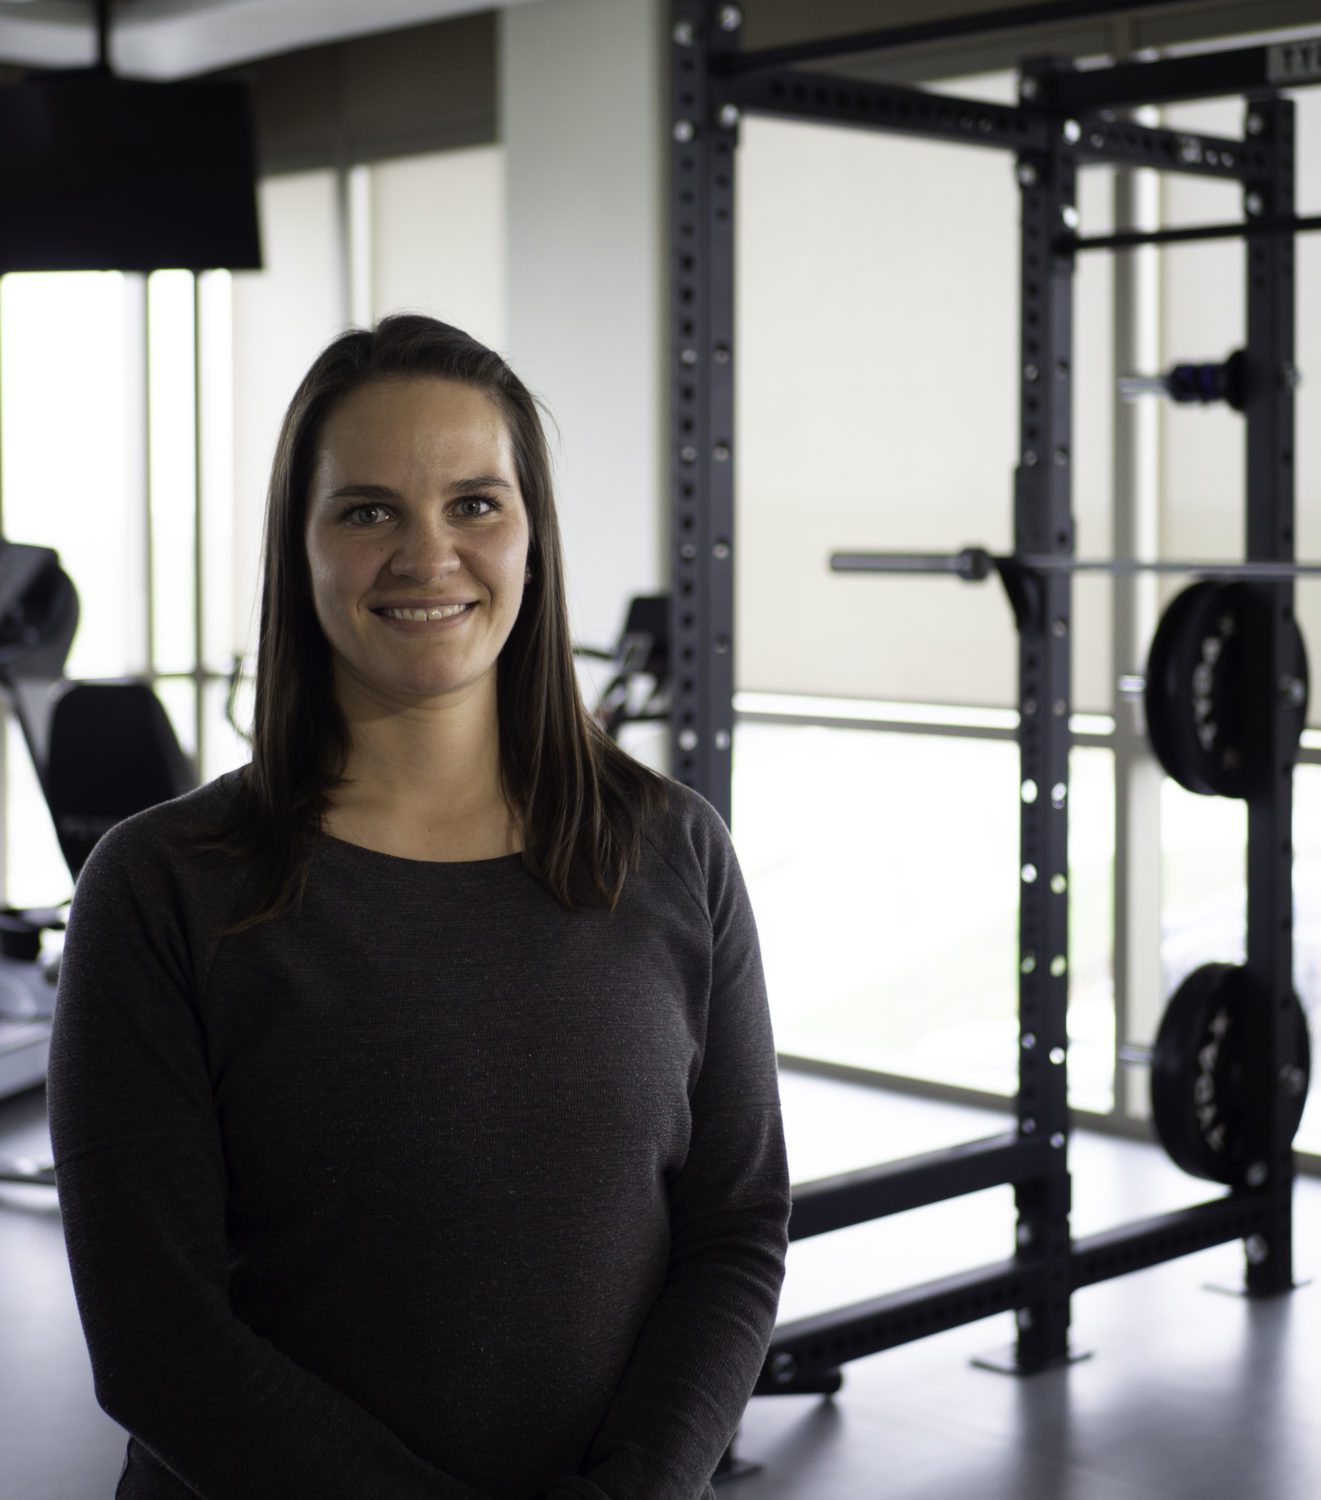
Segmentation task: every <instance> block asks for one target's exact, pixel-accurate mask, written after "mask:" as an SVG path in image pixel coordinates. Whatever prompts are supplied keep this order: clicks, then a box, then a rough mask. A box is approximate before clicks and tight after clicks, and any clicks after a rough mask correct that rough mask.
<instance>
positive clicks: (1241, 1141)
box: [1151, 964, 1311, 1187]
mask: <svg viewBox="0 0 1321 1500" xmlns="http://www.w3.org/2000/svg"><path fill="white" fill-rule="evenodd" d="M1264 1019H1265V1017H1264V1013H1263V1011H1262V1009H1261V1007H1260V1003H1259V1001H1258V999H1257V997H1256V996H1255V995H1254V993H1253V988H1252V986H1251V984H1250V983H1249V981H1248V978H1247V971H1246V970H1245V969H1243V968H1240V967H1238V966H1235V965H1233V964H1205V965H1203V966H1202V967H1201V968H1200V969H1197V970H1195V971H1194V972H1193V973H1192V974H1190V975H1189V976H1188V978H1187V979H1186V980H1184V982H1183V984H1182V985H1180V987H1179V988H1178V990H1176V991H1175V993H1174V996H1173V997H1172V999H1171V1000H1170V1003H1169V1006H1168V1007H1167V1009H1166V1012H1165V1015H1164V1018H1163V1019H1162V1021H1161V1024H1160V1030H1159V1031H1158V1033H1157V1036H1156V1045H1155V1048H1154V1051H1153V1056H1152V1068H1151V1112H1152V1119H1153V1122H1154V1124H1155V1127H1156V1133H1157V1135H1158V1137H1159V1138H1160V1141H1161V1144H1162V1145H1163V1146H1164V1147H1165V1149H1166V1151H1167V1152H1168V1154H1169V1156H1170V1158H1171V1160H1173V1161H1174V1162H1175V1163H1176V1165H1178V1166H1180V1167H1182V1168H1183V1170H1184V1171H1185V1172H1188V1173H1190V1174H1191V1175H1192V1176H1194V1177H1204V1178H1207V1179H1208V1180H1210V1181H1212V1182H1223V1183H1226V1184H1228V1185H1229V1186H1232V1187H1241V1186H1244V1185H1246V1184H1247V1177H1248V1169H1249V1168H1250V1166H1251V1165H1252V1163H1253V1161H1254V1160H1256V1159H1258V1158H1259V1157H1260V1155H1261V1151H1260V1149H1259V1148H1258V1147H1257V1146H1256V1145H1255V1144H1254V1143H1253V1142H1252V1141H1251V1140H1249V1138H1248V1128H1249V1127H1248V1124H1247V1121H1248V1118H1249V1108H1248V1106H1249V1104H1250V1102H1252V1090H1253V1088H1254V1085H1253V1083H1252V1081H1251V1080H1250V1078H1249V1076H1248V1072H1247V1064H1246V1048H1247V1041H1248V1031H1249V1028H1250V1027H1251V1026H1253V1025H1259V1024H1261V1022H1262V1021H1263V1020H1264ZM1285 1061H1286V1066H1289V1067H1296V1068H1298V1069H1299V1070H1300V1073H1301V1087H1300V1088H1298V1089H1297V1090H1296V1091H1295V1092H1294V1093H1292V1094H1291V1095H1290V1096H1289V1100H1288V1114H1287V1118H1286V1131H1287V1136H1288V1139H1289V1140H1292V1139H1293V1137H1294V1135H1295V1134H1296V1133H1297V1130H1298V1126H1299V1124H1300V1122H1301V1120H1302V1117H1303V1108H1304V1106H1305V1104H1306V1102H1307V1080H1308V1079H1309V1078H1310V1075H1311V1045H1310V1040H1309V1038H1308V1033H1307V1018H1306V1015H1305V1014H1304V1011H1303V1007H1302V1004H1301V1003H1300V1002H1299V1000H1298V997H1297V995H1295V996H1294V997H1293V1006H1292V1010H1291V1015H1290V1036H1289V1044H1288V1046H1287V1048H1286V1058H1285ZM1262 1087H1263V1088H1264V1089H1265V1091H1266V1092H1267V1094H1268V1095H1269V1096H1270V1097H1271V1098H1272V1099H1273V1092H1274V1089H1275V1088H1276V1087H1278V1083H1277V1082H1276V1081H1275V1080H1267V1082H1266V1083H1265V1084H1264V1085H1262Z"/></svg>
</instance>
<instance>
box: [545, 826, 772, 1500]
mask: <svg viewBox="0 0 1321 1500" xmlns="http://www.w3.org/2000/svg"><path fill="white" fill-rule="evenodd" d="M693 837H694V842H695V847H696V852H697V854H698V856H699V860H700V862H701V867H702V869H703V870H704V872H705V882H706V889H705V891H704V892H700V894H704V896H705V898H706V911H707V915H708V916H709V919H710V922H711V941H712V964H711V991H710V997H709V1006H708V1016H707V1034H706V1045H705V1049H704V1052H703V1056H702V1067H701V1072H700V1074H699V1077H698V1081H697V1084H696V1086H695V1088H694V1090H693V1097H692V1101H691V1103H692V1137H691V1143H690V1146H689V1150H688V1156H687V1160H686V1161H685V1164H684V1166H683V1168H682V1170H681V1171H680V1172H679V1173H678V1174H677V1175H676V1177H675V1179H674V1181H673V1183H672V1184H671V1190H670V1216H671V1234H672V1247H671V1253H670V1265H669V1272H668V1275H667V1277H666V1283H665V1287H664V1289H663V1291H662V1292H661V1294H660V1296H659V1297H658V1298H657V1300H656V1302H655V1305H654V1307H653V1308H652V1311H651V1313H650V1314H649V1315H648V1317H647V1320H646V1322H645V1323H644V1324H643V1327H642V1331H641V1334H640V1335H639V1337H638V1341H637V1344H636V1346H635V1348H634V1351H633V1355H632V1358H631V1359H630V1361H629V1364H628V1367H627V1369H626V1370H625V1372H624V1376H623V1378H622V1380H621V1381H620V1383H619V1386H618V1388H617V1390H616V1392H615V1395H614V1397H613V1399H612V1401H611V1403H610V1406H609V1408H608V1409H607V1411H606V1412H605V1415H604V1418H603V1420H602V1422H601V1425H600V1427H599V1429H598V1431H597V1433H596V1437H595V1438H594V1440H593V1442H592V1445H591V1448H590V1450H589V1452H588V1454H587V1458H586V1463H585V1465H584V1467H585V1470H586V1474H585V1477H581V1478H576V1479H572V1480H565V1481H562V1482H561V1483H559V1484H556V1485H552V1486H551V1488H550V1489H549V1490H548V1491H547V1500H571V1497H572V1500H704V1497H705V1496H707V1495H708V1494H709V1493H710V1491H709V1490H708V1482H709V1480H710V1477H711V1475H712V1473H713V1472H714V1470H715V1467H716V1465H717V1464H718V1463H719V1462H720V1459H721V1456H722V1455H723V1454H724V1452H725V1450H726V1449H727V1448H728V1446H729V1444H730V1443H731V1442H732V1441H733V1438H734V1435H735V1433H736V1432H737V1431H738V1426H739V1423H740V1421H741V1420H742V1417H743V1413H744V1411H745V1409H746V1407H747V1404H748V1399H749V1397H750V1396H751V1394H752V1388H753V1386H754V1385H755V1384H756V1381H757V1377H758V1376H759V1375H760V1373H761V1369H762V1365H763V1363H764V1362H765V1358H766V1351H767V1348H768V1347H769V1345H770V1340H771V1335H772V1334H773V1332H774V1330H775V1315H776V1311H777V1308H778V1306H779V1298H780V1288H781V1286H782V1284H783V1281H784V1271H785V1257H786V1254H787V1250H788V1244H789V1236H788V1224H789V1214H790V1209H791V1195H790V1185H789V1169H788V1163H787V1159H786V1154H785V1142H784V1131H783V1126H782V1123H781V1114H780V1097H779V1085H778V1077H777V1072H776V1062H775V1043H774V1039H773V1036H772V1032H771V1021H770V1013H769V1008H768V1004H767V999H766V985H765V980H764V978H763V975H762V965H761V952H760V948H759V945H758V941H757V931H756V925H755V922H754V920H753V914H752V907H751V903H750V902H749V900H748V893H747V889H746V887H745V885H744V881H743V876H742V872H741V871H740V870H739V866H738V861H737V859H736V857H735V854H734V849H733V845H732V843H731V841H730V838H729V833H728V830H727V829H726V828H725V826H724V824H723V823H722V822H720V819H719V817H718V815H717V814H716V813H715V812H714V810H711V809H709V808H708V809H707V816H706V817H705V818H703V819H702V820H701V822H700V824H699V825H698V826H697V827H695V828H694V830H693Z"/></svg>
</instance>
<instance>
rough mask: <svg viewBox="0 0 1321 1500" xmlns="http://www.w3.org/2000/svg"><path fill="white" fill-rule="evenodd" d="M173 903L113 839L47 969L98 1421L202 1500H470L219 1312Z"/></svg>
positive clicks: (209, 1128)
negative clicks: (53, 994) (114, 1425)
mask: <svg viewBox="0 0 1321 1500" xmlns="http://www.w3.org/2000/svg"><path fill="white" fill-rule="evenodd" d="M135 822H136V820H135ZM179 900H180V898H179V895H178V892H177V890H172V889H171V882H170V879H169V874H168V870H167V868H166V867H165V863H164V860H163V858H162V857H161V856H160V855H159V854H157V853H156V852H155V850H154V849H153V847H152V845H151V843H150V841H149V840H148V839H146V838H145V837H144V836H143V835H142V834H141V831H140V829H136V828H127V827H125V826H124V825H121V827H120V828H119V829H115V830H112V831H111V832H110V833H109V834H107V835H106V837H105V838H104V839H103V840H102V842H101V844H99V845H98V846H97V848H96V850H95V851H94V852H93V854H92V857H91V859H90V860H89V861H88V863H87V864H86V866H85V867H84V869H83V871H82V873H81V875H80V877H79V881H78V888H77V893H76V896H75V899H74V904H73V910H72V913H71V915H70V921H69V930H68V934H67V938H66V942H65V948H64V955H63V958H62V960H61V969H60V982H59V991H58V996H57V1000H56V1008H55V1019H54V1029H53V1033H52V1037H51V1053H50V1068H49V1075H48V1085H47V1091H48V1100H49V1106H50V1128H51V1139H52V1143H53V1145H54V1154H55V1171H56V1180H57V1183H58V1186H59V1197H60V1209H61V1212H62V1215H63V1221H64V1232H65V1244H66V1248H67V1251H68V1256H69V1267H70V1271H71V1273H72V1277H73V1286H74V1292H75V1295H76V1297H77V1302H78V1310H79V1314H80V1316H81V1318H82V1324H83V1331H84V1335H85V1337H86V1340H87V1347H88V1352H89V1354H90V1356H91V1364H92V1374H93V1382H94V1387H95V1391H96V1397H97V1401H98V1402H99V1403H100V1405H101V1406H102V1408H103V1409H104V1410H105V1411H106V1412H107V1413H108V1414H109V1415H110V1416H111V1417H113V1418H114V1420H115V1421H116V1422H118V1423H119V1424H120V1425H121V1426H122V1427H124V1428H126V1429H127V1430H128V1431H129V1432H130V1433H132V1434H133V1435H134V1436H135V1437H136V1438H137V1439H138V1441H139V1442H140V1443H141V1444H142V1445H143V1446H144V1447H145V1448H147V1449H149V1450H150V1452H151V1453H152V1454H154V1455H155V1456H156V1458H157V1459H158V1460H159V1461H160V1462H161V1463H162V1464H163V1465H164V1466H166V1467H167V1468H168V1469H169V1470H171V1471H172V1472H173V1473H174V1474H175V1475H176V1476H177V1477H178V1478H179V1479H180V1480H181V1481H182V1482H183V1483H184V1484H186V1485H188V1486H189V1487H190V1488H191V1489H192V1490H193V1491H194V1492H195V1493H196V1494H197V1495H199V1496H202V1497H204V1500H265V1497H268V1496H269V1497H271V1500H276V1497H278V1500H294V1497H295V1496H298V1497H302V1496H309V1497H310V1496H315V1497H316V1500H483V1497H482V1496H480V1495H479V1494H478V1492H477V1491H476V1490H473V1489H472V1488H471V1487H470V1486H468V1485H466V1484H463V1483H462V1482H460V1481H459V1480H457V1479H454V1478H451V1477H450V1476H448V1475H446V1474H444V1473H442V1472H441V1471H439V1470H438V1469H435V1468H434V1467H432V1466H431V1465H430V1464H428V1463H426V1462H424V1461H423V1460H422V1459H421V1458H419V1457H418V1456H417V1455H416V1454H415V1453H413V1452H412V1451H411V1450H410V1449H409V1448H407V1447H406V1446H405V1445H404V1443H403V1442H401V1441H400V1439H399V1438H397V1437H396V1436H395V1434H394V1433H393V1432H391V1431H390V1430H389V1429H388V1428H387V1427H386V1426H385V1425H384V1424H383V1423H381V1422H380V1421H379V1420H377V1418H376V1417H374V1416H373V1415H372V1414H371V1413H370V1412H369V1411H367V1410H366V1409H365V1408H363V1407H362V1406H360V1405H358V1404H357V1403H356V1402H354V1401H352V1400H351V1399H349V1398H348V1397H347V1396H346V1395H344V1393H343V1392H342V1391H340V1390H338V1389H336V1388H335V1387H333V1386H332V1385H330V1384H328V1383H327V1382H326V1381H325V1380H323V1379H321V1378H320V1377H318V1376H317V1375H315V1374H314V1373H312V1372H311V1371H309V1370H306V1369H304V1368H302V1367H301V1366H299V1365H298V1364H296V1363H295V1362H294V1361H293V1360H292V1359H290V1358H288V1357H287V1356H286V1355H285V1354H283V1353H282V1352H281V1351H280V1350H279V1349H278V1348H277V1347H276V1346H275V1345H273V1344H272V1343H271V1342H270V1341H269V1340H267V1339H265V1338H263V1337H261V1336H260V1335H259V1334H257V1333H256V1332H254V1330H253V1329H252V1328H250V1327H249V1326H248V1325H247V1324H245V1323H243V1322H242V1321H241V1320H240V1319H238V1318H237V1317H236V1316H235V1315H234V1313H233V1311H232V1310H231V1308H230V1304H229V1296H228V1285H229V1271H228V1264H227V1255H226V1243H225V1211H226V1199H227V1176H226V1166H225V1160H224V1151H223V1145H222V1140H221V1136H220V1130H219V1125H218V1121H217V1117H216V1111H215V1106H214V1102H213V1096H212V1091H211V1082H210V1077H209V1073H208V1068H207V1061H206V1046H205V1037H204V1033H203V1030H202V1026H201V1022H200V1019H199V1015H198V1013H197V1010H196V1009H195V1006H196V997H195V995H194V994H193V984H192V969H193V965H192V955H191V953H190V951H189V941H190V938H189V933H188V931H187V924H186V923H185V922H184V920H183V917H182V913H181V912H180V910H179V904H178V903H179ZM312 1125H313V1122H309V1126H312Z"/></svg>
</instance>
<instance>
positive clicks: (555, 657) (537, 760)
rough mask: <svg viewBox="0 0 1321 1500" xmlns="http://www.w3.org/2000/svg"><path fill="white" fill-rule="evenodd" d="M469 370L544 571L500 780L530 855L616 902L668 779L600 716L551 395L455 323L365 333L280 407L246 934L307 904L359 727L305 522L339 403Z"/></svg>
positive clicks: (503, 741) (563, 887)
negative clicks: (335, 667)
mask: <svg viewBox="0 0 1321 1500" xmlns="http://www.w3.org/2000/svg"><path fill="white" fill-rule="evenodd" d="M401 377H403V378H411V377H423V378H437V379H442V380H455V381H460V382H462V383H463V384H465V385H468V386H470V387H472V388H473V389H474V390H478V391H481V392H482V393H484V394H485V395H486V396H488V397H489V398H490V399H491V400H492V401H493V402H494V403H495V404H496V406H497V407H498V408H499V410H500V412H501V413H502V415H503V417H504V420H505V423H506V425H507V427H508V429H509V435H510V438H511V440H512V445H513V450H514V459H515V465H516V469H517V474H518V483H519V488H520V489H521V490H522V493H523V502H524V505H525V506H526V509H527V517H528V534H529V539H528V564H529V566H530V567H531V570H532V578H531V581H530V582H529V583H528V585H527V588H526V590H525V592H524V595H523V604H522V608H521V610H520V612H519V615H518V618H517V620H516V621H515V622H514V627H513V629H512V631H511V632H510V634H509V638H508V640H507V641H506V642H505V645H504V649H503V650H502V651H501V653H500V657H499V661H498V663H497V669H496V681H497V704H498V713H499V721H500V722H499V735H500V776H501V783H502V787H503V790H504V794H505V796H506V798H507V799H508V800H509V802H510V804H511V806H512V807H513V809H514V810H515V811H516V812H517V814H518V815H519V816H520V817H521V820H522V825H523V866H524V868H525V869H526V870H527V872H528V873H529V874H530V875H532V876H533V877H534V878H535V879H537V880H538V881H539V882H540V883H541V884H542V885H544V886H545V887H546V888H547V889H548V890H549V891H550V892H551V893H552V894H553V895H554V896H555V898H556V899H557V900H558V901H559V902H560V903H561V904H562V905H563V906H564V907H566V908H567V909H568V910H569V911H573V910H575V909H577V908H578V907H592V906H595V907H600V906H602V905H607V906H609V908H610V910H611V911H613V910H614V908H615V906H616V904H617V903H618V900H619V896H620V893H621V892H622V890H623V887H624V881H625V878H626V876H627V873H628V869H629V868H630V867H631V866H633V865H635V864H636V863H637V860H638V858H639V857H640V853H641V829H642V826H643V824H644V822H645V821H646V819H647V818H648V817H649V816H650V815H651V813H652V812H653V811H655V810H657V809H658V808H659V807H661V806H662V805H663V804H664V802H665V799H666V789H667V787H668V786H669V781H668V778H666V777H664V776H661V775H659V774H658V773H656V772H654V771H652V770H650V769H649V768H648V767H646V766H644V765H642V764H641V763H640V762H638V761H636V760H634V759H633V758H632V757H631V756H630V755H628V754H627V753H626V752H625V751H623V750H621V749H620V748H619V746H618V745H616V744H615V743H614V741H613V740H612V739H611V738H610V737H609V735H607V734H606V732H605V731H604V729H602V728H601V726H600V725H599V724H598V723H597V722H596V720H595V719H593V718H592V716H591V715H590V714H589V713H588V712H587V710H586V708H585V707H584V704H583V701H582V695H581V694H580V692H579V690H578V679H577V674H576V672H575V671H574V665H573V647H572V641H571V639H570V634H569V618H568V610H567V606H566V603H565V590H564V573H563V562H562V557H561V551H560V532H559V521H558V519H557V517H556V513H555V497H554V490H553V484H552V478H551V465H550V453H549V450H548V448H547V445H546V436H545V432H544V430H543V429H542V425H541V419H540V415H539V413H538V409H537V408H538V402H537V400H536V398H535V397H534V396H533V395H532V394H531V393H530V392H529V391H528V389H527V387H526V386H524V384H523V382H522V381H521V380H519V378H518V377H517V376H516V375H515V374H514V372H513V371H512V370H511V369H510V368H509V366H508V365H507V364H506V363H505V361H504V360H503V359H502V358H501V357H500V356H499V355H498V354H496V353H494V352H493V351H492V350H490V349H488V348H486V347H485V345H483V344H480V343H478V342H477V340H476V339H474V338H471V337H470V336H469V335H468V334H466V333H464V332H462V331H461V330H460V329H458V328H453V327H451V326H450V325H449V324H448V323H440V322H437V321H436V320H435V319H434V318H428V317H423V316H421V315H419V314H415V313H409V314H399V315H397V316H394V317H389V318H383V319H382V320H381V322H380V323H378V324H377V325H376V327H375V328H373V329H353V330H350V331H349V332H347V333H344V334H342V335H340V337H338V338H336V339H335V340H333V341H332V342H331V343H330V344H329V345H327V347H326V348H325V349H324V350H323V351H322V353H321V354H320V355H319V356H318V357H317V359H316V360H315V362H314V363H313V365H312V367H311V369H310V370H308V372H307V374H306V375H305V376H304V377H303V380H302V383H301V384H300V385H299V387H298V389H297V391H295V393H294V397H293V400H292V401H291V402H290V404H289V409H288V411H287V412H286V413H285V417H284V423H283V425H282V426H281V429H280V436H279V441H278V442H277V444H276V449H275V460H274V463H273V464H272V467H271V482H270V489H269V492H268V494H267V501H266V530H265V539H264V544H263V562H262V594H261V617H260V634H259V639H258V647H257V673H256V689H257V691H256V707H255V713H254V720H253V734H252V761H251V763H250V764H249V765H247V766H245V767H244V769H243V772H242V773H241V779H240V791H239V797H238V801H237V803H236V807H235V813H234V818H233V820H232V821H231V823H230V824H229V825H228V826H227V827H226V828H225V829H223V830H221V831H220V834H219V836H218V838H217V841H216V844H217V846H218V847H221V848H223V849H225V850H226V851H227V852H228V853H230V854H233V855H235V856H236V857H239V858H245V859H252V860H255V862H256V864H257V867H258V868H257V875H256V879H255V881H254V882H253V884H252V885H251V886H250V887H249V889H250V891H251V892H252V894H253V895H254V897H255V905H254V906H253V907H252V909H251V910H249V911H248V912H247V913H246V915H244V916H243V917H242V918H241V920H238V921H236V922H235V923H234V925H233V926H232V927H231V928H230V929H229V931H230V932H231V933H232V932H240V931H243V930H244V929H246V928H248V927H253V926H256V925H257V924H258V923H261V922H267V921H270V920H272V919H273V918H275V917H277V916H279V915H280V914H281V913H283V912H285V911H287V910H288V909H289V908H290V907H292V906H294V905H295V904H296V903H297V901H298V898H299V897H300V895H301V893H302V890H303V886H304V884H305V882H306V879H307V871H308V865H309V861H310V858H311V853H312V841H313V837H314V835H315V834H316V833H317V831H318V830H319V827H320V820H321V814H322V812H323V810H324V809H325V807H326V805H327V793H328V792H329V791H330V790H331V789H332V788H334V787H335V786H337V785H339V784H341V782H342V779H343V773H344V768H345V766H346V764H347V759H348V751H349V735H348V729H347V726H346V725H345V722H344V719H343V716H342V714H341V713H340V710H339V707H338V704H337V703H336V701H335V695H334V686H333V676H332V668H331V654H330V647H329V645H328V644H327V642H326V638H325V636H324V635H323V634H322V631H321V626H320V624H319V622H318V620H317V618H316V614H315V612H314V609H313V604H312V599H311V592H310V581H309V572H308V566H307V552H306V546H305V543H304V537H303V525H304V517H305V514H306V508H307V499H308V492H309V488H310V485H311V479H312V470H313V466H314V463H315V460H316V451H317V442H318V439H319V436H320V433H321V431H322V429H323V428H324V425H325V422H326V419H327V417H328V416H329V415H330V413H331V411H332V410H333V409H334V408H335V407H336V406H337V405H338V404H339V403H340V402H341V401H343V400H344V399H345V397H347V396H348V395H349V394H350V393H351V392H353V391H356V390H358V389H360V388H361V387H362V386H364V385H366V384H368V383H369V382H371V381H374V380H383V379H398V378H401Z"/></svg>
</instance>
